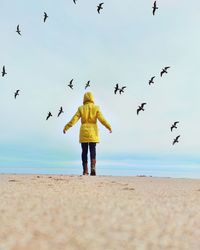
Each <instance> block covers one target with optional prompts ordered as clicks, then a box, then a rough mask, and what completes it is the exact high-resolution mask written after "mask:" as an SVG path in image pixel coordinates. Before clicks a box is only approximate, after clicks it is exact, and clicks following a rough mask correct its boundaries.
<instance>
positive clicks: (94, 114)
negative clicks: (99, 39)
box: [63, 92, 112, 143]
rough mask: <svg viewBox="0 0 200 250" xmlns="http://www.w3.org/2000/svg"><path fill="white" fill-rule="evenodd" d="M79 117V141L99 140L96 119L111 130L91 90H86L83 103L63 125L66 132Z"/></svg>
mask: <svg viewBox="0 0 200 250" xmlns="http://www.w3.org/2000/svg"><path fill="white" fill-rule="evenodd" d="M79 118H81V127H80V134H79V142H80V143H82V142H99V129H98V126H97V119H98V120H99V121H100V122H101V123H102V124H103V125H104V126H105V127H106V128H107V129H108V130H110V131H111V130H112V129H111V126H110V124H109V123H108V122H107V121H106V119H105V118H104V117H103V115H102V113H101V111H100V108H99V106H96V105H95V104H94V97H93V94H92V93H91V92H87V93H85V95H84V98H83V105H82V106H80V107H79V108H78V110H77V112H76V114H75V115H74V116H73V117H72V119H71V121H70V122H68V123H67V124H66V125H65V127H64V130H63V131H64V132H66V131H67V130H68V129H69V128H70V127H72V126H73V125H74V124H75V123H76V122H77V121H78V120H79Z"/></svg>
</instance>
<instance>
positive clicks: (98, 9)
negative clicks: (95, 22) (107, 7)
mask: <svg viewBox="0 0 200 250" xmlns="http://www.w3.org/2000/svg"><path fill="white" fill-rule="evenodd" d="M103 4H104V3H100V4H99V5H98V6H97V12H98V13H99V14H100V10H102V9H103V7H102V5H103Z"/></svg>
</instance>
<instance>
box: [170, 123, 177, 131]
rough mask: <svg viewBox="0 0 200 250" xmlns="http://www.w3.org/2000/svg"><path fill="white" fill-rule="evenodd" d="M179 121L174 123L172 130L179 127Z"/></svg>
mask: <svg viewBox="0 0 200 250" xmlns="http://www.w3.org/2000/svg"><path fill="white" fill-rule="evenodd" d="M178 123H179V122H178V121H177V122H174V124H172V126H171V131H172V130H173V128H177V126H176V125H177V124H178Z"/></svg>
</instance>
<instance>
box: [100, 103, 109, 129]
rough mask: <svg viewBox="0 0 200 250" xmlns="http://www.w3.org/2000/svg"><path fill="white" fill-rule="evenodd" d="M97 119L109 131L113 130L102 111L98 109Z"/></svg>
mask: <svg viewBox="0 0 200 250" xmlns="http://www.w3.org/2000/svg"><path fill="white" fill-rule="evenodd" d="M97 119H98V120H99V121H100V122H101V124H103V125H104V126H105V127H106V128H107V129H108V130H112V128H111V126H110V124H109V123H108V122H107V121H106V119H105V118H104V116H103V114H102V113H101V111H100V109H99V108H98V111H97Z"/></svg>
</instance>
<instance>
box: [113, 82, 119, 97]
mask: <svg viewBox="0 0 200 250" xmlns="http://www.w3.org/2000/svg"><path fill="white" fill-rule="evenodd" d="M118 90H119V85H118V83H117V84H116V86H115V90H114V93H115V95H116V93H117V91H118Z"/></svg>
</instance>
